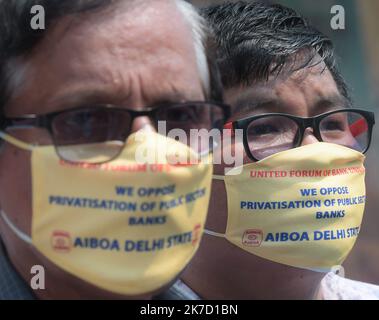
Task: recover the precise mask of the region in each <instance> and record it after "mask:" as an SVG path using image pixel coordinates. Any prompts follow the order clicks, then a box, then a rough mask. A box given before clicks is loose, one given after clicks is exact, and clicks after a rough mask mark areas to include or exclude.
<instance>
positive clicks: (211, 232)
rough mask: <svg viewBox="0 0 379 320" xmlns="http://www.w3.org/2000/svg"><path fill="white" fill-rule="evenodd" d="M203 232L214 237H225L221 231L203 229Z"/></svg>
mask: <svg viewBox="0 0 379 320" xmlns="http://www.w3.org/2000/svg"><path fill="white" fill-rule="evenodd" d="M204 233H205V234H208V235H210V236H214V237H219V238H225V235H224V234H223V233H219V232H214V231H210V230H207V229H204Z"/></svg>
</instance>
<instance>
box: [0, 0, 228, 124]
mask: <svg viewBox="0 0 379 320" xmlns="http://www.w3.org/2000/svg"><path fill="white" fill-rule="evenodd" d="M117 1H121V0H0V117H1V115H2V114H3V108H4V106H5V104H6V103H7V101H8V99H9V97H10V95H11V92H10V88H9V76H10V75H9V72H8V63H9V61H10V60H11V59H12V58H17V57H20V56H22V57H27V55H28V54H29V53H30V52H32V50H33V49H34V48H35V47H36V46H37V44H38V43H39V42H40V41H41V40H42V39H43V38H44V37H45V36H46V34H47V33H48V31H49V26H51V25H52V24H54V23H55V22H56V21H57V20H58V19H59V18H62V17H64V16H67V15H70V14H78V13H83V12H87V11H90V10H96V9H98V10H100V9H102V8H104V7H106V6H108V5H110V4H112V3H115V2H117ZM137 1H138V0H137ZM35 5H41V6H42V7H43V8H44V9H45V29H44V30H33V29H32V28H31V25H30V22H31V19H32V17H33V16H32V15H31V8H32V7H33V6H35ZM207 36H208V37H209V39H208V38H207V39H206V40H205V44H204V46H205V47H206V48H205V50H206V54H207V55H209V56H208V57H207V58H208V62H209V71H210V80H211V81H210V82H211V83H210V86H211V88H210V91H211V93H210V95H211V97H210V99H212V100H221V99H222V86H221V80H220V78H219V73H218V69H217V67H216V64H215V61H214V60H215V59H214V57H213V56H212V52H213V51H215V49H213V51H212V47H215V46H214V45H213V46H212V40H213V39H211V38H210V35H207ZM208 46H209V48H208ZM213 54H214V52H213Z"/></svg>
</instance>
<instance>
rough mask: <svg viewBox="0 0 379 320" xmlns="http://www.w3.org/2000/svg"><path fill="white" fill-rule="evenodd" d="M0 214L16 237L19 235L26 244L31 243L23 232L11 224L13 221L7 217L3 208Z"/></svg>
mask: <svg viewBox="0 0 379 320" xmlns="http://www.w3.org/2000/svg"><path fill="white" fill-rule="evenodd" d="M0 216H1V218H2V219H3V220H4V221H5V223H6V224H7V226H8V227H9V228H10V229H11V230H12V231H13V232H14V234H15V235H16V236H17V237H19V238H20V239H21V240H23V241H24V242H26V243H28V244H32V239H31V238H30V237H29V236H28V235H26V234H25V233H23V232H22V231H21V230H19V229H18V228H17V227H16V226H15V225H14V224H13V222H12V221H10V220H9V218H8V217H7V215H6V214H5V212H4V211H3V210H1V211H0Z"/></svg>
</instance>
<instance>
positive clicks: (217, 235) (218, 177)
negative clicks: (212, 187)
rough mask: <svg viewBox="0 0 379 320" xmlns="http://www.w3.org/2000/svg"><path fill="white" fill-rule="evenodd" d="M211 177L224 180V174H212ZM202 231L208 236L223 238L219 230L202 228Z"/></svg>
mask: <svg viewBox="0 0 379 320" xmlns="http://www.w3.org/2000/svg"><path fill="white" fill-rule="evenodd" d="M213 179H214V180H221V181H224V176H220V175H217V174H214V175H213ZM204 233H205V234H207V235H210V236H214V237H218V238H225V234H223V233H219V232H215V231H211V230H207V229H204Z"/></svg>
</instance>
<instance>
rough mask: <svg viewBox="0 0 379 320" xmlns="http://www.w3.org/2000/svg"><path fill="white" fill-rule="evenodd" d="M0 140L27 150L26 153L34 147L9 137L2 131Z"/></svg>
mask: <svg viewBox="0 0 379 320" xmlns="http://www.w3.org/2000/svg"><path fill="white" fill-rule="evenodd" d="M0 138H1V139H3V140H5V141H7V142H8V143H10V144H12V145H14V146H16V147H18V148H20V149H24V150H27V151H32V150H33V149H34V146H33V145H30V144H28V143H26V142H23V141H21V140H19V139H17V138H15V137H12V136H11V135H9V134H7V133H5V132H3V131H0Z"/></svg>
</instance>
